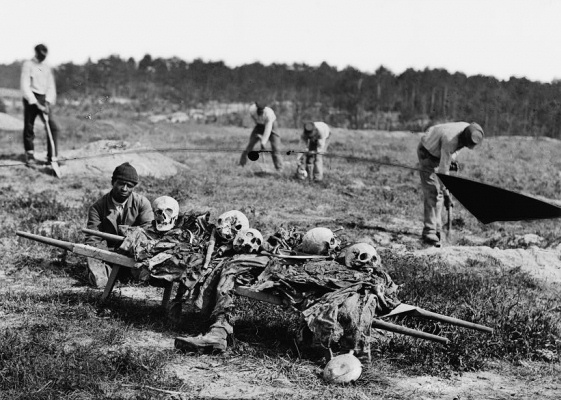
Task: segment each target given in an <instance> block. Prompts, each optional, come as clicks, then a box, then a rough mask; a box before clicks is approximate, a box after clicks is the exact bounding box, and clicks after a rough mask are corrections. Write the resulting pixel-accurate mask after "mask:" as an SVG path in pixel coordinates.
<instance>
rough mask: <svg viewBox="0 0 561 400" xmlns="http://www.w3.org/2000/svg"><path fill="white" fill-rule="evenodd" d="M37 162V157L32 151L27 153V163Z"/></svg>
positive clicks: (28, 164)
mask: <svg viewBox="0 0 561 400" xmlns="http://www.w3.org/2000/svg"><path fill="white" fill-rule="evenodd" d="M37 164H38V163H37V160H36V159H35V156H34V155H33V154H32V153H25V165H27V166H33V165H37Z"/></svg>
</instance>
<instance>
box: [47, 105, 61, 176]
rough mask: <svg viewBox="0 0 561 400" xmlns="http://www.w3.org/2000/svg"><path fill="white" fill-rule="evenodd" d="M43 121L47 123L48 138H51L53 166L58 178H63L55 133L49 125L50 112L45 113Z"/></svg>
mask: <svg viewBox="0 0 561 400" xmlns="http://www.w3.org/2000/svg"><path fill="white" fill-rule="evenodd" d="M43 122H44V123H45V129H46V130H47V138H48V139H49V144H50V146H51V168H52V169H53V172H54V173H55V175H56V177H57V178H62V173H61V172H60V166H59V165H58V161H57V157H56V154H57V151H56V147H55V141H54V140H53V134H52V132H51V127H50V125H49V114H47V113H45V112H44V113H43Z"/></svg>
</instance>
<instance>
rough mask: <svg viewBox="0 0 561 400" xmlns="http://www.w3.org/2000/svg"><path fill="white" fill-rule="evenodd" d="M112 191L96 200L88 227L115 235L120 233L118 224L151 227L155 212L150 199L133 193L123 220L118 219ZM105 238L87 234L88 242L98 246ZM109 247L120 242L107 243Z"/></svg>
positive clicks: (126, 204)
mask: <svg viewBox="0 0 561 400" xmlns="http://www.w3.org/2000/svg"><path fill="white" fill-rule="evenodd" d="M112 205H113V204H112V200H111V192H109V193H107V194H106V195H104V196H103V197H102V198H101V199H99V200H98V201H96V202H95V203H94V204H93V205H92V206H91V207H90V210H89V212H88V223H87V228H88V229H92V230H96V231H101V232H105V233H111V234H113V235H120V234H121V233H120V232H119V227H118V225H130V226H141V227H143V228H146V227H149V226H150V225H151V224H152V221H153V220H154V213H153V212H152V205H151V204H150V201H148V199H147V198H146V197H144V196H142V195H140V194H137V193H134V192H133V193H131V195H130V196H129V198H128V199H127V202H126V203H125V207H124V210H123V217H122V218H121V221H119V223H118V221H117V214H116V210H115V209H113V210H112V209H111V206H112ZM102 241H103V239H101V238H99V237H97V236H92V235H86V241H85V242H86V244H89V245H91V246H97V245H98V244H99V243H101V242H102ZM107 244H108V246H109V247H115V246H116V245H117V244H118V243H112V242H109V243H107Z"/></svg>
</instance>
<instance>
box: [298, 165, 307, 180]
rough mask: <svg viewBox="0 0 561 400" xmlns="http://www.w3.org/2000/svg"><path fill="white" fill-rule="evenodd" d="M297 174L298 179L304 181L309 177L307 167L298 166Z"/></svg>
mask: <svg viewBox="0 0 561 400" xmlns="http://www.w3.org/2000/svg"><path fill="white" fill-rule="evenodd" d="M296 176H297V177H298V179H300V180H301V181H303V180H305V179H306V178H307V177H308V171H306V168H305V167H303V166H298V169H297V170H296Z"/></svg>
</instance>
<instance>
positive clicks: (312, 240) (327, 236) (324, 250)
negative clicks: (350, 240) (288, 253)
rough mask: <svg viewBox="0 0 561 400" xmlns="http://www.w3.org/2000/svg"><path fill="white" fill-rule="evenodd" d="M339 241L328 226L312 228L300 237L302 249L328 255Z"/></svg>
mask: <svg viewBox="0 0 561 400" xmlns="http://www.w3.org/2000/svg"><path fill="white" fill-rule="evenodd" d="M339 244H340V241H339V240H338V239H337V238H336V237H335V235H334V234H333V232H332V231H331V229H329V228H321V227H319V228H312V229H310V230H309V231H308V232H306V234H305V235H304V237H303V238H302V251H303V252H304V253H308V254H317V255H328V254H329V253H330V252H331V251H333V250H335V249H336V248H337V247H338V246H339Z"/></svg>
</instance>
